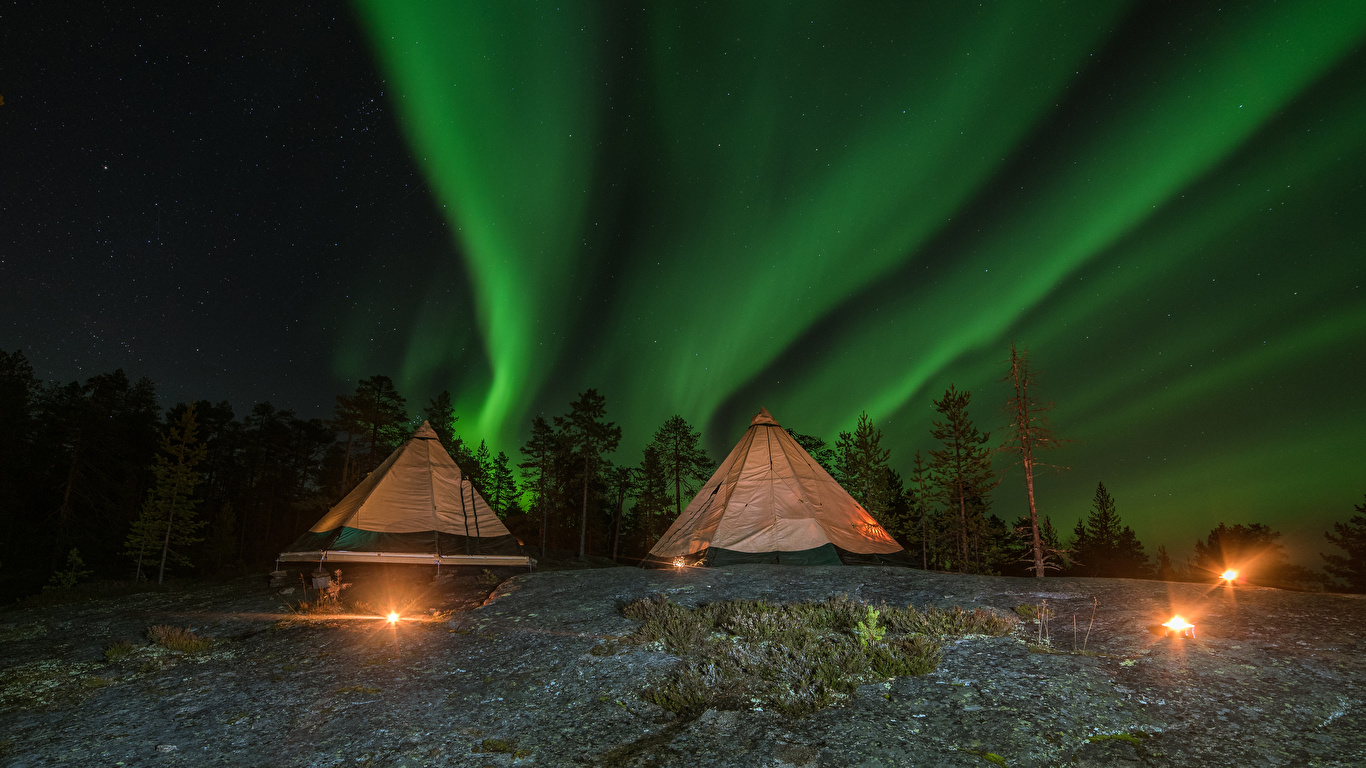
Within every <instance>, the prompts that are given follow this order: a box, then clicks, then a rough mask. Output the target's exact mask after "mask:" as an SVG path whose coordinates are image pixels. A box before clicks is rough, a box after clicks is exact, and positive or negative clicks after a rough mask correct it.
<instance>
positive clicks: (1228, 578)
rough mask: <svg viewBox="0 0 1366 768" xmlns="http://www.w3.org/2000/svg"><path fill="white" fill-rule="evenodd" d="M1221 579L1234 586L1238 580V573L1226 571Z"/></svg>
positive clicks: (1230, 570) (1231, 570) (1220, 575)
mask: <svg viewBox="0 0 1366 768" xmlns="http://www.w3.org/2000/svg"><path fill="white" fill-rule="evenodd" d="M1219 578H1221V579H1223V580H1224V581H1227V582H1228V583H1229V584H1233V582H1234V580H1235V579H1237V578H1238V572H1237V571H1235V570H1233V569H1232V568H1230V569H1228V570H1227V571H1224V572H1223V573H1221V574H1219Z"/></svg>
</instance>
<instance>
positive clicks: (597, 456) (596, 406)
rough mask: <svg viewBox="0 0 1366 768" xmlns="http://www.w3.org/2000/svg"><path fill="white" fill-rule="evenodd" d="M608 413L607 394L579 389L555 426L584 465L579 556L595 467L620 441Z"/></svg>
mask: <svg viewBox="0 0 1366 768" xmlns="http://www.w3.org/2000/svg"><path fill="white" fill-rule="evenodd" d="M606 417H607V398H605V397H603V396H602V395H599V394H598V391H597V390H596V389H588V390H585V391H584V392H582V393H580V394H579V399H578V400H576V401H574V402H573V403H570V404H569V413H568V414H566V415H564V416H556V417H555V428H556V429H557V430H558V431H559V432H560V433H561V434H563V435H564V436H565V439H566V440H567V442H568V444H569V445H570V446H571V447H572V448H573V450H574V453H575V454H576V459H577V460H578V461H579V462H581V463H582V467H583V506H582V511H581V516H580V518H579V559H580V560H582V559H583V558H584V557H585V555H586V554H587V553H586V550H585V548H586V546H587V543H588V486H589V484H590V482H591V481H592V479H593V474H594V470H595V469H597V468H598V465H599V463H600V462H601V461H602V454H604V453H611V452H613V451H615V450H616V449H617V445H618V444H619V443H620V442H621V427H618V426H617V425H616V424H614V423H612V422H610V421H606V420H605V419H606Z"/></svg>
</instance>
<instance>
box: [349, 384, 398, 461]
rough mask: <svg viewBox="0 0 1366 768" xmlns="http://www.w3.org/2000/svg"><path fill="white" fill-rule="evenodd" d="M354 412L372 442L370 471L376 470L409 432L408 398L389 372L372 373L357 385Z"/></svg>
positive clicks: (353, 403) (352, 401) (369, 454)
mask: <svg viewBox="0 0 1366 768" xmlns="http://www.w3.org/2000/svg"><path fill="white" fill-rule="evenodd" d="M350 402H351V406H352V407H353V408H354V409H355V410H354V416H355V418H356V420H357V424H358V426H359V427H360V429H361V434H362V435H365V436H366V439H367V442H368V443H369V453H368V454H367V457H366V463H367V466H366V470H365V471H366V472H373V471H374V469H375V467H377V466H379V463H380V461H382V460H383V457H384V456H387V455H388V454H389V453H391V452H392V451H393V450H394V449H395V448H397V447H398V444H399V443H400V442H402V441H403V439H404V438H405V437H407V436H408V432H409V431H410V428H409V426H408V411H407V410H406V405H407V401H406V400H404V399H403V397H402V396H401V395H399V393H398V390H397V389H395V388H394V382H393V381H392V380H390V378H389V377H388V376H371V377H370V378H368V379H364V380H362V381H361V382H360V383H359V384H357V385H356V394H355V395H354V396H353V397H352V398H351V401H350Z"/></svg>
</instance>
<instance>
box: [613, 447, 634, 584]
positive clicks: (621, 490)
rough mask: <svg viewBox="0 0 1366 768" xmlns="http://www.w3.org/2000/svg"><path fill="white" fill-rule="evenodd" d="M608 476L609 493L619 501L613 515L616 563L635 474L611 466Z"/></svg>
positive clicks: (625, 469) (626, 468)
mask: <svg viewBox="0 0 1366 768" xmlns="http://www.w3.org/2000/svg"><path fill="white" fill-rule="evenodd" d="M606 474H607V477H608V483H607V491H608V493H609V494H611V495H612V496H613V497H615V498H616V500H617V508H616V511H615V512H614V513H613V515H612V562H616V560H617V550H618V547H619V545H620V544H621V525H622V517H623V515H624V514H625V512H626V497H627V496H629V495H630V494H631V492H632V491H633V490H635V483H634V477H635V472H633V471H632V470H631V468H630V467H618V466H609V467H608V469H607V473H606Z"/></svg>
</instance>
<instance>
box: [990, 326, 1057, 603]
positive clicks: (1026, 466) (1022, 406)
mask: <svg viewBox="0 0 1366 768" xmlns="http://www.w3.org/2000/svg"><path fill="white" fill-rule="evenodd" d="M1006 362H1007V363H1008V364H1009V365H1010V373H1008V374H1006V376H1005V378H1003V379H1002V381H1009V382H1010V383H1011V387H1012V393H1011V396H1010V399H1009V400H1007V401H1006V412H1007V413H1009V414H1010V426H1009V427H1008V429H1009V436H1008V437H1007V439H1006V443H1005V445H1003V446H1002V447H1001V450H1003V451H1010V452H1012V453H1018V454H1019V457H1020V466H1021V468H1022V469H1023V470H1024V481H1025V493H1026V495H1027V497H1028V499H1029V527H1028V534H1029V536H1030V553H1029V554H1030V556H1031V557H1032V559H1033V562H1034V564H1033V566H1031V570H1033V571H1034V575H1035V576H1036V577H1038V578H1043V577H1044V572H1045V571H1046V570H1047V569H1048V568H1050V567H1051V568H1054V569H1056V568H1057V567H1058V566H1057V564H1056V560H1055V561H1054V562H1052V563H1050V560H1049V555H1050V554H1051V553H1050V552H1049V551H1048V550H1047V548H1046V547H1045V546H1044V540H1043V534H1042V531H1041V529H1040V527H1039V511H1038V508H1037V506H1036V504H1035V495H1034V470H1035V468H1036V467H1041V466H1050V465H1045V464H1040V463H1039V462H1038V459H1037V456H1036V454H1037V453H1038V452H1039V451H1043V450H1048V449H1051V448H1056V447H1058V440H1057V438H1055V437H1054V436H1053V432H1052V430H1051V429H1049V426H1048V411H1050V410H1052V408H1053V404H1052V403H1045V402H1042V401H1040V400H1039V399H1038V398H1036V397H1034V395H1032V394H1031V393H1030V388H1031V387H1033V386H1034V373H1033V371H1032V370H1031V369H1030V367H1029V357H1028V354H1027V353H1026V352H1025V351H1024V350H1018V349H1016V347H1015V345H1014V344H1011V345H1010V359H1009V360H1007V361H1006Z"/></svg>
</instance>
